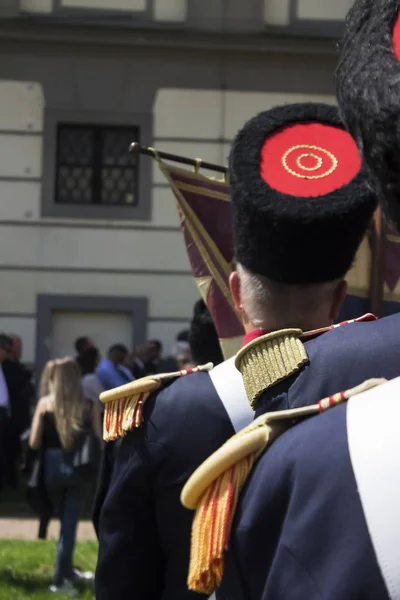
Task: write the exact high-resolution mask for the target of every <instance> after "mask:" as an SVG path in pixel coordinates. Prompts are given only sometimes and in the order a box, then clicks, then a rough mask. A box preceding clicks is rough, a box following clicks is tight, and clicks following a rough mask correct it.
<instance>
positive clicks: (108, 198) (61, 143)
mask: <svg viewBox="0 0 400 600" xmlns="http://www.w3.org/2000/svg"><path fill="white" fill-rule="evenodd" d="M138 140H139V130H138V128H137V127H113V126H106V127H105V126H102V125H80V124H79V125H70V124H60V125H59V126H58V132H57V173H56V192H55V201H56V203H57V204H77V205H82V204H83V205H85V204H86V205H87V204H100V205H112V206H118V205H120V206H126V205H129V206H135V205H137V201H138V192H137V190H138V158H137V155H131V154H129V152H128V150H129V146H130V144H131V143H132V142H134V141H138Z"/></svg>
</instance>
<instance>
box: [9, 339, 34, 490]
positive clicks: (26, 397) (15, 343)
mask: <svg viewBox="0 0 400 600" xmlns="http://www.w3.org/2000/svg"><path fill="white" fill-rule="evenodd" d="M9 338H10V339H11V341H12V345H11V349H10V352H9V353H8V357H7V358H6V360H5V361H4V362H3V365H2V368H3V373H4V377H5V380H6V383H7V387H8V392H9V402H10V422H9V427H8V432H7V437H8V444H7V445H8V455H7V466H6V479H7V481H8V484H9V485H10V486H11V487H17V485H18V474H19V467H20V462H21V442H20V436H21V435H22V433H23V432H24V431H26V430H27V429H28V428H29V426H30V422H31V411H32V408H33V405H34V400H35V388H34V386H33V383H32V372H31V371H30V370H29V369H28V368H27V367H26V366H25V365H24V364H23V363H22V362H21V356H22V340H21V338H20V337H19V336H17V335H10V336H9Z"/></svg>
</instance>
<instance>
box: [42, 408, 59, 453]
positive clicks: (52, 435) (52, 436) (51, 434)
mask: <svg viewBox="0 0 400 600" xmlns="http://www.w3.org/2000/svg"><path fill="white" fill-rule="evenodd" d="M43 448H46V449H47V448H62V444H61V440H60V436H59V435H58V432H57V428H56V422H55V419H54V413H53V412H50V411H46V412H45V413H44V415H43Z"/></svg>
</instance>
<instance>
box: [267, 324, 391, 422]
mask: <svg viewBox="0 0 400 600" xmlns="http://www.w3.org/2000/svg"><path fill="white" fill-rule="evenodd" d="M305 347H306V350H307V354H308V357H309V363H308V364H307V365H305V366H304V367H303V368H302V369H301V370H300V371H299V372H298V373H295V374H294V375H292V376H291V377H289V378H287V379H285V380H284V381H282V382H281V383H278V384H277V385H275V386H273V387H272V388H270V389H269V390H267V391H265V392H264V393H263V395H262V396H261V398H260V399H259V401H258V403H257V407H256V416H259V415H261V414H264V413H266V412H270V411H273V410H286V409H288V408H298V407H300V406H308V405H310V404H315V403H316V402H319V401H320V400H322V398H326V397H328V396H331V395H332V394H335V393H336V392H340V391H343V390H348V389H351V388H353V387H355V386H357V385H359V384H360V383H362V382H363V381H365V380H366V379H371V378H372V377H384V378H385V379H393V378H394V377H397V376H398V375H400V314H397V315H393V316H391V317H386V318H385V319H380V320H378V321H370V322H365V323H364V322H360V323H351V324H349V325H342V326H341V327H337V328H336V329H332V330H331V331H328V332H327V333H324V334H322V335H320V336H319V337H317V338H315V339H313V340H310V341H309V342H306V343H305Z"/></svg>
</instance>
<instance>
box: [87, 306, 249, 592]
mask: <svg viewBox="0 0 400 600" xmlns="http://www.w3.org/2000/svg"><path fill="white" fill-rule="evenodd" d="M205 333H207V335H208V338H206V337H204V334H205ZM210 338H213V339H210ZM191 344H192V350H193V356H194V359H197V360H203V359H204V358H206V357H208V358H207V360H214V361H215V362H216V363H218V362H220V360H221V358H222V356H221V352H220V351H219V349H218V337H217V333H216V331H215V329H213V327H212V321H210V320H208V319H207V318H206V316H205V311H204V307H203V308H201V307H200V306H199V303H197V304H196V306H195V314H194V317H193V321H192V326H191ZM211 366H212V365H211ZM209 369H210V365H206V366H205V367H203V368H200V369H197V368H195V369H189V370H188V371H187V372H182V373H177V374H175V376H174V375H172V376H171V375H168V374H167V375H154V376H150V377H146V378H144V379H142V380H141V381H138V382H135V383H134V384H130V385H129V386H128V390H127V391H126V390H125V389H124V388H122V392H121V390H119V389H118V388H117V390H115V391H112V392H109V397H111V400H112V401H111V402H109V403H108V404H107V405H106V414H105V431H106V433H107V436H106V437H107V439H109V440H112V439H115V438H117V437H121V438H122V439H118V440H117V441H111V442H109V443H108V444H107V446H106V461H105V464H104V466H103V474H102V478H101V483H100V486H99V491H98V497H97V502H96V507H95V513H94V523H95V527H96V530H97V531H98V535H99V541H100V547H99V560H98V566H97V573H96V598H97V600H102V599H104V600H110V599H111V598H112V600H126V599H127V598H130V597H134V598H135V600H141V599H146V600H153V599H154V600H158V599H161V598H163V599H164V600H179V599H184V598H185V599H186V598H197V597H198V594H194V593H193V592H190V591H189V590H188V589H187V586H186V577H187V570H188V564H189V549H190V531H191V523H192V516H191V514H190V513H189V512H188V511H186V510H185V509H184V508H183V507H182V506H181V504H180V493H181V490H182V487H183V485H184V483H185V481H186V480H187V478H188V477H189V475H190V474H191V473H192V472H193V470H194V469H195V468H196V467H197V466H198V465H199V464H200V463H201V462H202V461H203V460H205V459H206V458H207V457H208V456H209V455H210V454H211V453H212V452H214V450H216V449H217V448H218V447H219V446H220V445H221V444H223V443H224V442H225V441H226V440H227V439H228V438H229V437H231V436H232V435H233V434H234V432H235V431H238V430H240V429H241V428H242V427H243V426H245V425H247V424H248V423H250V421H251V420H252V419H253V415H254V414H253V411H252V410H251V408H250V406H249V403H248V400H247V397H246V393H245V390H244V387H243V382H242V378H241V376H240V373H239V372H238V371H237V370H236V369H235V367H234V363H233V360H228V361H225V362H223V363H222V364H220V365H219V366H218V367H216V368H214V369H213V370H212V371H211V372H208V370H209ZM196 371H197V372H196ZM185 373H186V376H183V375H185ZM159 388H161V389H159ZM157 389H159V391H155V393H153V394H151V395H150V397H149V398H148V400H147V401H146V402H145V403H144V401H145V399H146V398H147V397H148V396H149V391H151V390H157ZM113 398H116V399H115V400H114V401H113ZM106 399H107V397H106ZM120 402H122V403H123V405H124V408H123V412H121V413H120V416H119V418H118V420H117V421H113V416H112V413H113V412H114V411H115V410H118V405H119V403H120ZM122 417H123V418H122ZM135 424H136V427H135V426H134V425H135ZM130 429H134V430H133V431H129V430H130ZM125 434H126V435H125Z"/></svg>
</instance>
